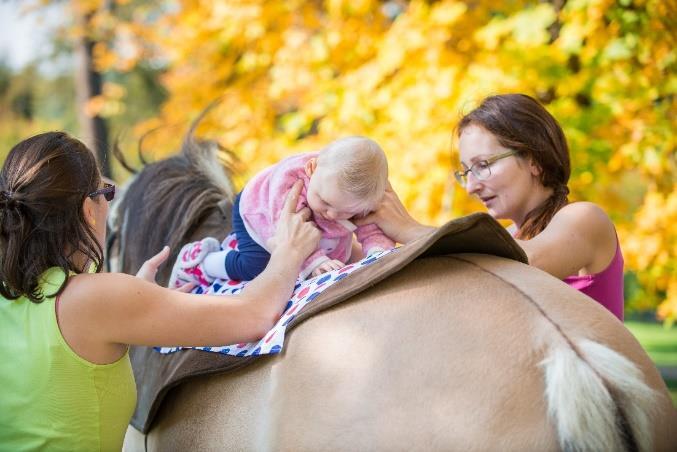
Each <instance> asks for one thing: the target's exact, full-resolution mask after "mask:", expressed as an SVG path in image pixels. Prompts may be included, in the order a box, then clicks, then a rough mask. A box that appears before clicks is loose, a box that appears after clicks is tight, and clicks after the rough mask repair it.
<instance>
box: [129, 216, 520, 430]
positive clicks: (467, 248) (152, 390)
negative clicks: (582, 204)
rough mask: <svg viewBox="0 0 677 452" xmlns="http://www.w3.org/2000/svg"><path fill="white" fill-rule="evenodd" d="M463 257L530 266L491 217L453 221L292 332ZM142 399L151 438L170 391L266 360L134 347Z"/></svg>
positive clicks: (345, 285)
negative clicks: (444, 258) (449, 258)
mask: <svg viewBox="0 0 677 452" xmlns="http://www.w3.org/2000/svg"><path fill="white" fill-rule="evenodd" d="M459 253H479V254H491V255H495V256H500V257H505V258H508V259H513V260H517V261H519V262H522V263H528V261H527V256H526V254H525V253H524V251H523V250H522V248H521V247H520V246H519V245H517V243H516V242H515V241H514V240H513V238H512V237H511V236H510V234H509V233H508V232H507V231H506V230H505V228H503V227H502V226H501V225H500V224H499V223H498V222H496V220H494V219H493V218H492V217H491V216H489V215H488V214H486V213H475V214H472V215H468V216H466V217H462V218H458V219H456V220H452V221H450V222H448V223H446V224H445V225H443V226H441V227H440V228H438V229H436V230H435V231H434V232H432V233H430V234H429V235H427V236H425V237H421V238H420V239H418V240H416V241H415V242H412V243H410V244H408V245H405V246H402V247H401V248H400V249H399V250H398V251H397V252H395V253H391V254H389V255H388V256H385V257H384V258H383V259H381V260H380V261H379V262H378V263H377V264H376V265H370V266H368V267H365V268H364V269H360V270H357V271H355V272H354V273H352V274H351V275H350V276H349V277H347V278H345V279H344V280H343V281H341V284H336V285H334V286H332V287H330V288H328V289H327V290H325V291H324V292H322V294H321V295H320V296H319V297H318V298H317V299H316V300H315V301H314V302H313V303H312V304H309V305H307V306H306V307H305V308H304V309H303V310H302V311H300V312H299V314H298V315H297V316H296V317H295V319H294V320H293V321H292V322H290V324H289V325H288V329H291V328H294V327H295V326H296V325H298V324H299V323H301V322H303V321H304V320H305V319H307V318H309V317H311V316H313V315H315V314H317V313H319V312H321V311H323V310H325V309H328V308H330V307H331V306H334V305H336V304H338V303H340V302H342V301H344V300H346V299H348V298H350V297H352V296H353V295H355V294H357V293H359V292H361V291H363V290H366V289H367V288H369V287H372V286H374V285H375V284H377V283H379V282H380V281H382V280H384V279H385V278H387V277H388V276H390V275H392V274H395V273H396V272H398V271H399V270H401V269H402V268H404V267H405V266H406V265H408V264H410V263H411V262H412V261H413V260H415V259H416V258H418V257H426V256H439V255H449V254H459ZM130 357H131V360H132V366H133V369H134V377H135V380H136V385H137V391H138V397H137V406H136V409H135V411H134V415H133V416H132V420H131V424H132V426H134V428H136V429H137V430H139V431H141V432H142V433H144V434H146V433H148V432H149V431H150V428H151V426H152V424H153V421H154V420H155V416H156V414H157V412H158V410H159V408H160V406H161V405H162V401H163V400H164V398H165V396H166V395H167V393H168V392H169V390H170V389H172V388H173V387H176V386H177V385H179V384H181V383H183V382H184V381H186V380H188V379H189V378H193V377H197V376H201V375H209V374H215V373H223V372H227V371H232V370H235V369H239V368H241V367H244V366H246V365H248V364H250V363H251V362H253V360H255V359H261V358H264V357H265V355H264V356H252V357H246V358H238V357H234V356H228V355H219V354H216V353H209V352H203V351H200V350H184V351H181V352H178V353H173V354H170V355H162V354H160V353H157V352H155V351H154V350H153V349H152V347H131V349H130Z"/></svg>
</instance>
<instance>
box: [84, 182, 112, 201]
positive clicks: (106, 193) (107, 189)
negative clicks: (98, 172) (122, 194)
mask: <svg viewBox="0 0 677 452" xmlns="http://www.w3.org/2000/svg"><path fill="white" fill-rule="evenodd" d="M99 195H103V197H104V198H105V199H106V201H112V200H113V198H115V185H113V184H103V188H99V189H98V190H97V191H93V192H91V193H90V194H88V195H87V196H89V197H90V198H92V199H94V198H96V197H97V196H99Z"/></svg>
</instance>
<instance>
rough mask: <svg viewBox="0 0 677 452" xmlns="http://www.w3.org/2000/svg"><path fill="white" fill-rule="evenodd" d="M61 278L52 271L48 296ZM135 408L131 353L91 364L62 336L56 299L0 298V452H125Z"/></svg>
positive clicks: (45, 280) (46, 280)
mask: <svg viewBox="0 0 677 452" xmlns="http://www.w3.org/2000/svg"><path fill="white" fill-rule="evenodd" d="M64 277H65V275H64V274H63V272H62V271H61V270H60V269H58V268H52V269H49V270H47V271H46V272H45V273H44V274H43V276H42V278H41V281H42V283H41V289H42V290H43V293H44V294H45V295H50V294H54V293H56V291H57V290H58V287H59V286H60V285H61V283H62V282H63V280H64ZM135 403H136V387H135V385H134V375H133V373H132V367H131V363H130V361H129V355H128V353H125V356H123V357H122V358H120V359H119V360H118V361H116V362H114V363H112V364H104V365H99V364H93V363H90V362H89V361H86V360H85V359H83V358H81V357H79V356H78V355H76V354H75V352H74V351H73V350H71V348H70V347H69V346H68V344H67V343H66V341H65V340H64V338H63V336H62V335H61V331H60V330H59V326H58V324H57V318H56V310H55V298H54V297H51V298H45V300H44V301H43V302H42V303H39V304H38V303H32V302H31V301H30V300H28V299H26V298H20V299H18V300H13V301H12V300H6V299H4V298H2V297H0V450H2V451H5V450H7V451H20V450H49V451H52V450H54V451H61V450H63V451H109V450H111V451H112V450H115V451H120V450H121V449H122V441H123V438H124V435H125V431H126V429H127V424H128V423H129V420H130V418H131V416H132V412H133V411H134V405H135Z"/></svg>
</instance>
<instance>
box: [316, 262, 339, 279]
mask: <svg viewBox="0 0 677 452" xmlns="http://www.w3.org/2000/svg"><path fill="white" fill-rule="evenodd" d="M343 265H344V264H343V262H341V261H339V260H336V259H331V260H328V261H327V262H323V263H322V264H320V265H319V266H318V267H317V268H316V269H315V270H313V272H312V273H311V274H312V275H313V276H318V275H321V274H322V273H327V272H330V271H333V270H339V269H341V268H343Z"/></svg>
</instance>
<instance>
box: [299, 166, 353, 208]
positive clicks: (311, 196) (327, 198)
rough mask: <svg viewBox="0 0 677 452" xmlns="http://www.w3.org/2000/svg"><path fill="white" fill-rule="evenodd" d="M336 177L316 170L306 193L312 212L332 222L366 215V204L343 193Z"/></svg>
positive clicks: (319, 169) (327, 172) (330, 173)
mask: <svg viewBox="0 0 677 452" xmlns="http://www.w3.org/2000/svg"><path fill="white" fill-rule="evenodd" d="M336 177H337V176H336V175H335V174H333V173H332V172H330V171H325V170H323V169H321V168H319V167H318V168H317V170H315V172H314V173H313V175H312V177H311V178H310V183H309V184H308V191H307V193H306V199H307V200H308V207H310V210H312V211H313V213H314V214H315V215H319V216H320V217H322V218H324V219H325V220H330V221H336V220H348V219H350V218H352V217H354V216H355V215H358V214H362V213H364V202H362V201H361V200H359V199H356V198H355V197H354V196H352V195H350V194H348V193H345V192H344V191H342V190H341V189H340V188H339V186H338V181H337V180H336Z"/></svg>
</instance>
